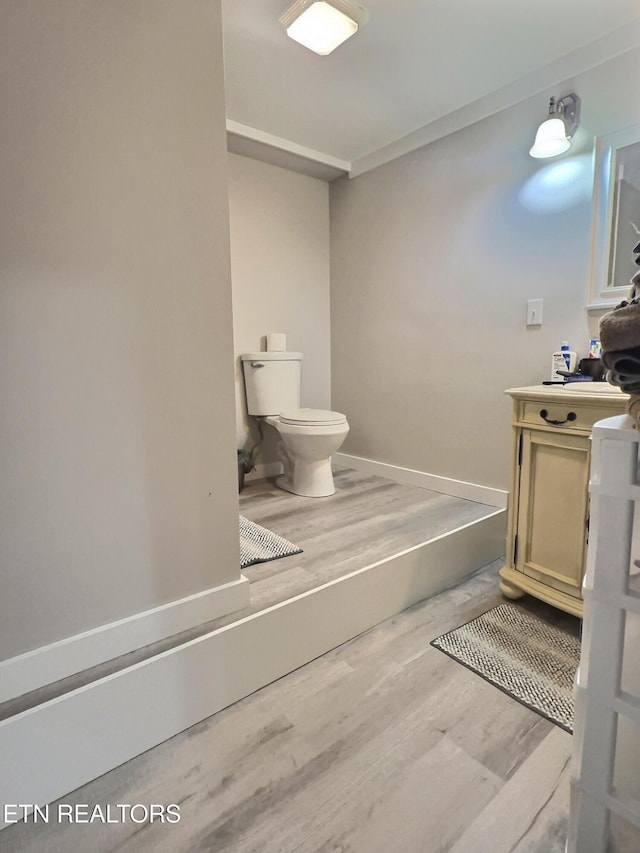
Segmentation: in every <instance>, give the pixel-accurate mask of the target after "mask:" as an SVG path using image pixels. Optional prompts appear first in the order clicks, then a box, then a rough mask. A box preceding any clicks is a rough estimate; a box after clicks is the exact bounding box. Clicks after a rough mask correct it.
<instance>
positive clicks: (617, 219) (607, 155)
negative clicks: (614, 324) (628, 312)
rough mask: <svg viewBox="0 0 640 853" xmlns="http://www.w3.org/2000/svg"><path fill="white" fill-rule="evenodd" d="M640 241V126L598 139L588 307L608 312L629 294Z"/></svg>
mask: <svg viewBox="0 0 640 853" xmlns="http://www.w3.org/2000/svg"><path fill="white" fill-rule="evenodd" d="M639 241H640V124H636V125H632V126H631V127H627V128H625V129H624V130H620V131H618V132H617V133H612V134H609V135H608V136H602V137H600V138H599V139H597V140H596V147H595V177H594V191H593V219H592V225H591V266H590V273H589V297H588V304H587V308H588V309H591V310H598V309H603V308H604V309H608V308H611V307H613V306H614V305H617V304H618V302H620V301H621V300H622V299H626V297H627V296H628V294H629V289H630V287H629V280H630V278H631V276H632V275H633V274H634V273H635V272H637V271H638V267H637V266H636V265H635V263H634V256H633V251H632V250H633V247H634V246H635V245H636V243H638V242H639Z"/></svg>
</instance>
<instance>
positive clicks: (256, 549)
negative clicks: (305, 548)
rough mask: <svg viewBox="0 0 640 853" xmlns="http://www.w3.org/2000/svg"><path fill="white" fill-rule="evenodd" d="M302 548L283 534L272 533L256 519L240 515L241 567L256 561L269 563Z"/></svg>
mask: <svg viewBox="0 0 640 853" xmlns="http://www.w3.org/2000/svg"><path fill="white" fill-rule="evenodd" d="M301 552H302V548H299V547H298V546H297V545H294V544H293V542H289V540H288V539H285V538H284V537H283V536H278V534H277V533H272V532H271V531H270V530H267V528H266V527H261V526H260V525H259V524H256V523H255V521H249V519H248V518H245V517H244V516H243V515H241V516H240V568H241V569H246V568H247V566H253V564H254V563H267V562H268V561H269V560H278V559H280V557H288V556H290V555H291V554H300V553H301Z"/></svg>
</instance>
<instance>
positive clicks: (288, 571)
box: [0, 469, 496, 720]
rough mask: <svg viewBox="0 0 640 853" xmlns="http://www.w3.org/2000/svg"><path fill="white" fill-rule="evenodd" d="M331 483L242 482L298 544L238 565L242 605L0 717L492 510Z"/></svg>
mask: <svg viewBox="0 0 640 853" xmlns="http://www.w3.org/2000/svg"><path fill="white" fill-rule="evenodd" d="M335 481H336V488H337V491H336V494H335V495H331V496H330V497H327V498H302V497H299V496H298V495H292V494H289V493H288V492H284V491H282V489H278V488H276V487H275V486H274V485H273V483H271V482H269V481H267V480H256V481H253V482H250V483H247V484H246V485H245V488H244V490H243V492H242V493H241V495H240V513H241V514H242V515H244V516H245V517H247V518H249V519H250V520H251V521H255V522H257V523H258V524H261V525H263V526H264V527H267V528H269V529H270V530H272V531H273V532H274V533H278V534H279V535H280V536H284V537H285V538H286V539H289V540H290V541H292V542H294V543H295V544H296V545H298V546H299V547H301V548H303V549H304V550H303V553H302V554H295V555H292V556H289V557H286V558H284V559H280V560H273V561H271V562H268V563H259V564H256V565H254V566H249V567H248V568H246V569H244V571H243V574H244V575H245V576H246V577H247V578H248V579H249V581H250V582H251V603H250V606H249V607H247V608H245V609H243V610H237V611H236V612H235V613H232V614H229V615H227V616H224V617H221V618H219V619H214V620H211V621H209V622H205V623H203V624H201V625H197V626H195V627H194V628H192V629H190V630H188V631H183V632H182V633H180V634H175V635H173V636H172V637H167V638H166V639H164V640H161V641H159V642H156V643H152V644H150V645H148V646H145V647H144V648H142V649H137V650H136V651H135V652H131V653H129V654H126V655H121V656H119V657H117V658H114V659H112V660H110V661H107V662H106V663H103V664H100V665H99V666H95V667H92V668H91V669H87V670H84V671H83V672H81V673H78V674H76V675H72V676H70V677H69V678H65V679H62V680H60V681H57V682H55V683H54V684H50V685H47V686H46V687H43V688H41V689H39V690H34V691H32V692H31V693H28V694H25V695H24V696H20V697H18V698H16V699H12V700H10V701H8V702H4V703H2V704H0V720H2V719H6V718H7V717H10V716H12V715H14V714H18V713H20V712H22V711H25V710H27V709H29V708H32V707H34V706H35V705H38V704H40V703H42V702H46V701H48V700H50V699H54V698H56V697H57V696H60V695H62V694H64V693H68V692H69V691H70V690H75V689H76V688H78V687H82V686H83V685H85V684H88V683H90V682H91V681H95V680H97V679H98V678H103V677H104V676H106V675H110V674H111V673H113V672H117V671H119V670H121V669H124V668H125V667H127V666H131V665H133V664H135V663H138V662H139V661H141V660H145V659H147V658H150V657H153V655H157V654H160V653H161V652H163V651H166V650H167V649H169V648H172V647H174V646H177V645H179V644H180V643H185V642H188V641H189V640H193V639H194V638H195V637H198V636H202V635H203V634H206V633H208V632H210V631H214V630H216V629H217V628H222V627H223V626H224V625H228V624H229V623H231V622H235V621H236V620H238V619H242V618H244V617H245V616H249V615H251V614H252V613H257V612H259V611H261V610H264V609H266V608H267V607H270V606H272V605H274V604H278V603H279V602H281V601H285V600H286V599H288V598H293V597H294V596H296V595H299V594H300V593H303V592H306V591H307V590H310V589H314V588H316V587H318V586H321V585H322V584H324V583H327V582H328V581H330V580H333V579H334V578H338V577H342V576H344V575H346V574H348V573H349V572H352V571H354V570H356V569H360V568H363V567H364V566H367V565H369V564H371V563H375V562H376V561H378V560H382V559H384V558H387V557H391V556H392V555H394V554H398V553H400V552H401V551H404V550H406V549H407V548H411V547H413V546H414V545H418V544H420V543H422V542H426V541H428V540H430V539H433V538H435V537H436V536H439V535H440V534H442V533H447V532H449V531H451V530H455V529H456V528H458V527H462V526H463V525H465V524H468V523H469V522H472V521H476V520H478V519H480V518H485V517H486V516H488V515H491V514H492V513H494V512H496V510H495V508H494V507H489V506H486V505H485V504H481V503H476V502H474V501H468V500H462V499H461V498H454V497H450V496H448V495H442V494H439V493H438V492H432V491H428V490H426V489H421V488H416V487H414V486H406V485H403V484H401V483H396V482H394V481H393V480H387V479H383V478H381V477H375V476H372V475H369V474H362V473H359V472H357V471H353V470H350V469H336V472H335Z"/></svg>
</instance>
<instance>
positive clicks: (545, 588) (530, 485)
mask: <svg viewBox="0 0 640 853" xmlns="http://www.w3.org/2000/svg"><path fill="white" fill-rule="evenodd" d="M506 393H507V394H509V395H510V396H511V397H512V399H513V419H512V424H513V430H512V432H513V441H512V475H511V484H510V491H509V512H508V527H507V551H506V554H507V557H506V564H505V566H504V567H503V568H502V569H501V570H500V589H501V591H502V593H503V594H504V595H505V596H506V597H507V598H520V597H521V596H522V595H523V594H524V593H529V594H530V595H534V596H536V598H540V599H542V600H543V601H547V602H549V604H553V605H554V606H555V607H559V608H560V609H561V610H566V611H567V612H568V613H573V614H575V615H576V616H580V617H581V616H582V595H581V587H582V577H583V575H584V568H585V557H586V545H587V536H588V529H589V492H588V487H589V466H590V461H591V441H590V435H591V429H592V427H593V424H594V423H595V422H596V421H599V420H602V419H603V418H608V417H611V416H612V415H619V414H623V413H624V411H625V406H626V402H627V400H628V397H627V395H626V394H623V393H622V392H621V391H619V390H618V389H616V388H613V386H611V385H608V384H606V383H591V382H590V383H586V382H582V383H579V382H574V383H570V384H569V385H564V386H563V385H532V386H529V387H527V388H512V389H511V390H509V391H507V392H506Z"/></svg>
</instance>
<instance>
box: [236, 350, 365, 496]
mask: <svg viewBox="0 0 640 853" xmlns="http://www.w3.org/2000/svg"><path fill="white" fill-rule="evenodd" d="M240 360H241V362H242V371H243V374H244V384H245V392H246V398H247V414H248V415H249V416H250V417H255V418H259V419H260V421H261V422H262V423H266V424H269V425H270V426H272V427H273V428H274V429H275V430H277V432H278V436H279V439H280V440H279V442H278V457H279V460H280V462H281V463H282V467H283V470H284V473H283V475H282V476H281V477H278V479H277V480H276V485H277V486H278V487H279V488H281V489H284V490H285V491H287V492H292V493H293V494H294V495H301V496H302V497H305V498H324V497H328V495H332V494H334V492H335V490H336V488H335V486H334V483H333V473H332V471H331V454H332V453H335V452H336V451H337V450H338V448H339V447H340V446H341V444H342V442H343V441H344V440H345V438H346V437H347V433H348V432H349V424H348V423H347V418H346V415H343V414H342V413H341V412H331V411H328V410H326V409H303V408H300V387H301V385H300V379H301V362H302V353H301V352H286V351H284V350H282V351H280V350H276V351H273V352H269V351H267V352H248V353H244V354H243V355H241V356H240Z"/></svg>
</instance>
